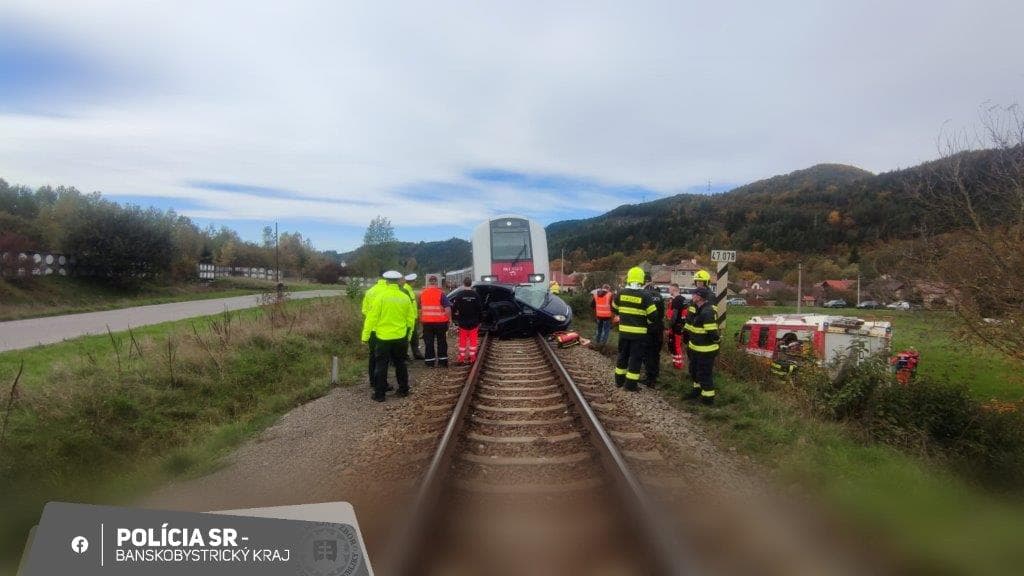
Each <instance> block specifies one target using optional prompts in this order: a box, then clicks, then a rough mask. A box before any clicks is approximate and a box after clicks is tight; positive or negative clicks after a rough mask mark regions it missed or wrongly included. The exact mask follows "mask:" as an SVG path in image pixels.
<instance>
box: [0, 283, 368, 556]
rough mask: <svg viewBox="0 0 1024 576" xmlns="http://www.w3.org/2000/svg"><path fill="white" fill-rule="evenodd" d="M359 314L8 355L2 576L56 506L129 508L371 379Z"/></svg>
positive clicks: (240, 323)
mask: <svg viewBox="0 0 1024 576" xmlns="http://www.w3.org/2000/svg"><path fill="white" fill-rule="evenodd" d="M357 306H358V303H357V302H353V301H351V300H349V299H348V298H344V297H342V298H332V299H315V300H301V301H294V302H290V303H288V304H286V305H283V306H270V307H264V308H258V309H251V310H245V311H240V312H231V313H225V314H221V315H217V316H211V317H206V318H199V319H191V320H183V321H178V322H171V323H166V324H159V325H154V326H147V327H143V328H139V329H137V330H133V331H132V333H130V334H129V333H123V332H122V333H119V334H115V335H114V337H113V339H111V337H109V336H88V337H83V338H78V339H76V340H71V341H68V342H63V343H60V344H55V345H52V346H43V347H36V348H31V349H27V350H20V351H14V352H8V353H4V354H0V385H2V388H0V400H2V402H0V418H7V417H8V416H7V412H6V408H7V405H8V399H9V393H10V391H11V384H12V382H13V380H14V378H15V374H16V373H17V371H18V368H19V366H20V364H21V361H22V360H24V363H25V373H24V374H23V375H22V378H21V381H20V382H19V386H18V390H17V392H16V395H15V400H14V403H13V409H11V410H10V412H9V422H8V423H7V429H6V434H5V437H4V439H3V443H2V444H0V446H2V447H0V573H3V572H4V570H5V568H6V569H10V568H9V567H10V566H12V565H13V564H12V563H13V562H16V560H17V556H18V555H19V554H20V552H21V547H22V546H23V544H24V538H25V536H26V534H27V530H28V528H29V527H30V526H31V525H32V524H33V523H35V522H36V521H38V518H39V513H40V512H41V509H42V505H43V504H44V503H45V502H47V501H50V500H68V501H76V502H104V503H122V502H128V501H130V500H131V499H132V498H133V497H134V496H136V495H138V494H140V493H143V492H145V491H146V490H148V489H151V488H152V487H154V486H156V485H158V484H160V483H162V482H164V481H166V480H168V479H171V478H176V477H182V476H191V475H196V474H200V473H203V472H206V471H209V470H211V469H212V468H213V467H215V466H216V465H217V462H218V460H219V459H220V458H221V457H222V456H224V455H226V454H228V453H230V451H231V450H232V449H233V448H234V447H235V446H237V445H238V444H239V443H240V442H241V441H243V440H244V439H246V438H248V437H249V436H251V435H252V434H253V433H255V432H257V431H259V430H262V429H263V428H265V427H266V426H268V425H270V424H271V423H273V422H274V421H275V420H276V419H277V418H278V417H279V416H280V415H282V414H284V413H285V412H287V411H288V410H290V409H291V408H293V407H295V406H297V405H299V404H302V403H304V402H307V401H309V400H311V399H313V398H317V397H319V396H321V395H323V394H325V393H326V392H327V391H328V390H329V389H330V382H329V367H330V357H331V356H332V355H337V356H339V357H340V358H341V359H342V371H341V378H340V379H341V382H342V383H351V382H355V381H357V380H358V379H360V378H362V377H363V373H362V370H363V361H362V360H361V359H359V358H358V356H355V357H354V356H353V354H352V350H358V352H357V353H356V354H357V355H358V354H364V352H362V347H361V346H358V345H356V343H357V342H358V327H359V322H360V320H359V312H358V308H357Z"/></svg>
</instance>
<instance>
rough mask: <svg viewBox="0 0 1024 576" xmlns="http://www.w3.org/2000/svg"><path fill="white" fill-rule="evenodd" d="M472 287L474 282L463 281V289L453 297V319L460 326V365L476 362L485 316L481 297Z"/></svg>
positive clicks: (467, 279) (458, 360)
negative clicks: (481, 327) (481, 323)
mask: <svg viewBox="0 0 1024 576" xmlns="http://www.w3.org/2000/svg"><path fill="white" fill-rule="evenodd" d="M472 285H473V281H472V280H470V279H469V278H465V279H463V280H462V286H463V288H462V289H461V290H459V291H458V292H456V293H455V295H454V296H452V319H453V320H455V323H456V324H457V325H458V326H459V357H458V359H457V360H456V362H458V363H459V364H465V363H466V362H467V361H468V362H469V363H470V364H472V363H473V362H476V351H477V342H478V337H479V334H480V322H481V321H482V320H483V315H484V309H483V304H482V303H481V302H480V296H479V295H477V293H476V290H473V289H472V288H470V286H472ZM467 354H468V356H467Z"/></svg>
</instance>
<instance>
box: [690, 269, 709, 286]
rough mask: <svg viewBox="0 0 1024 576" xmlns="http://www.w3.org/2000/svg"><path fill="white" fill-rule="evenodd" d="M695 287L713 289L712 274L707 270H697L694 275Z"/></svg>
mask: <svg viewBox="0 0 1024 576" xmlns="http://www.w3.org/2000/svg"><path fill="white" fill-rule="evenodd" d="M693 285H694V286H696V287H697V288H700V287H701V286H703V287H704V288H711V274H708V271H707V270H697V271H696V272H695V273H694V274H693Z"/></svg>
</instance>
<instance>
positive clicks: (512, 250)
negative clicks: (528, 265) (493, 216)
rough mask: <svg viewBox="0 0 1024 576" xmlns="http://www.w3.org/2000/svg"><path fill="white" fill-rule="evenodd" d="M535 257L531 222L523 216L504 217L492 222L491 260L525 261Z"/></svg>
mask: <svg viewBox="0 0 1024 576" xmlns="http://www.w3.org/2000/svg"><path fill="white" fill-rule="evenodd" d="M532 258H533V250H532V247H531V246H530V223H529V222H527V221H526V220H523V219H521V218H503V219H501V220H495V221H493V222H491V260H492V261H494V262H511V261H513V260H516V261H523V260H530V259H532Z"/></svg>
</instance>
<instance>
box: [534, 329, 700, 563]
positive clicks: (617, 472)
mask: <svg viewBox="0 0 1024 576" xmlns="http://www.w3.org/2000/svg"><path fill="white" fill-rule="evenodd" d="M536 338H537V341H538V342H539V343H540V347H541V350H543V351H544V354H545V355H546V356H547V358H548V360H549V361H550V362H551V365H552V366H553V367H554V369H555V372H556V373H557V374H558V378H559V380H561V381H562V384H563V385H564V386H565V388H566V390H567V391H568V392H569V397H570V398H571V399H572V401H573V404H575V406H576V408H577V410H579V413H580V414H581V415H582V416H583V423H584V425H586V427H587V428H588V429H589V430H590V433H591V434H590V437H591V440H592V443H593V444H594V446H595V447H596V448H597V451H598V452H599V453H600V454H601V456H602V458H601V461H602V463H603V464H604V466H605V470H606V472H608V474H609V475H610V476H612V477H613V478H616V479H617V480H618V483H619V488H620V489H621V490H622V496H623V497H624V499H625V500H626V511H627V514H630V515H632V517H633V521H634V523H635V524H636V525H637V526H638V527H640V529H641V530H642V531H643V532H645V534H643V541H644V542H647V543H649V544H650V546H651V550H652V552H653V553H654V560H655V569H657V570H658V573H659V574H663V575H666V576H675V575H681V574H687V575H693V574H698V573H699V570H698V568H697V567H696V565H695V564H694V561H693V558H695V556H694V554H692V552H691V551H689V550H686V549H685V548H684V547H683V544H682V542H681V540H679V539H678V538H676V537H675V532H676V531H675V529H674V528H673V526H672V523H671V522H670V521H669V519H668V518H667V517H666V516H665V515H664V514H663V513H662V511H661V509H660V508H658V507H657V506H655V505H654V502H652V501H651V498H650V497H649V496H648V495H647V492H646V490H644V488H643V486H642V485H641V483H640V481H639V480H638V479H637V478H636V476H635V475H634V474H633V472H632V471H630V469H629V466H628V465H627V464H626V460H625V458H623V456H622V453H621V452H620V451H619V448H618V446H616V445H615V441H614V440H612V437H611V436H610V435H609V434H608V431H607V430H605V428H604V425H603V424H601V421H600V420H599V419H598V416H597V413H595V412H594V409H593V408H591V407H590V403H589V402H588V401H587V399H586V397H585V396H584V395H583V392H582V391H581V390H580V389H579V387H578V386H576V382H575V381H574V380H573V378H572V376H571V375H570V374H569V371H568V370H566V368H565V365H564V364H562V361H561V360H560V359H559V358H558V355H557V354H555V351H554V350H552V348H551V345H550V344H549V343H548V342H547V340H545V339H544V338H543V337H542V336H540V335H539V334H538V335H537V337H536Z"/></svg>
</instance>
